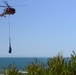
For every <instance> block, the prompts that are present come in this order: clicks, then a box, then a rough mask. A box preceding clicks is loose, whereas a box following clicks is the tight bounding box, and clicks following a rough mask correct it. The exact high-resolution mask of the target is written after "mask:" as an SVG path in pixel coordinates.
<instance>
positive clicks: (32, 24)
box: [0, 0, 76, 57]
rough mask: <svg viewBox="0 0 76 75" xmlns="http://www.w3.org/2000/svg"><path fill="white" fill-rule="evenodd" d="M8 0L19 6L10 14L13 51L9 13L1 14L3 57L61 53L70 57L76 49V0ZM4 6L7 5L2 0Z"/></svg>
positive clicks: (0, 34)
mask: <svg viewBox="0 0 76 75" xmlns="http://www.w3.org/2000/svg"><path fill="white" fill-rule="evenodd" d="M5 1H7V2H8V3H9V5H11V6H13V7H14V8H15V9H16V13H15V14H14V15H11V16H10V24H11V41H12V50H13V51H12V54H9V53H8V48H9V40H8V38H9V37H8V35H9V24H8V19H9V18H8V15H7V17H6V18H4V17H0V57H53V56H56V55H57V54H58V52H61V53H63V56H64V57H69V56H70V54H71V53H72V51H73V50H74V51H76V0H73V1H72V0H5ZM24 4H26V5H27V6H23V7H16V6H15V5H24ZM0 5H5V4H4V3H3V2H2V0H0ZM3 9H4V8H0V13H2V12H3Z"/></svg>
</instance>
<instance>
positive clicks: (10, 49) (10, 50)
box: [8, 15, 12, 53]
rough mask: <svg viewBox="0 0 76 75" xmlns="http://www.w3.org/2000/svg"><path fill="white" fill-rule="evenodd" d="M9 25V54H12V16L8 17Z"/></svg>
mask: <svg viewBox="0 0 76 75" xmlns="http://www.w3.org/2000/svg"><path fill="white" fill-rule="evenodd" d="M8 24H9V53H11V52H12V48H11V35H10V15H8Z"/></svg>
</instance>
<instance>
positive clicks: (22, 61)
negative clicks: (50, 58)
mask: <svg viewBox="0 0 76 75" xmlns="http://www.w3.org/2000/svg"><path fill="white" fill-rule="evenodd" d="M37 59H38V60H39V61H41V62H43V63H47V58H37ZM34 60H35V58H22V57H21V58H19V57H18V58H3V57H0V71H1V70H3V69H4V68H8V66H9V65H10V64H14V65H15V67H16V68H17V69H18V70H23V69H24V67H25V66H27V65H29V64H30V63H31V62H34Z"/></svg>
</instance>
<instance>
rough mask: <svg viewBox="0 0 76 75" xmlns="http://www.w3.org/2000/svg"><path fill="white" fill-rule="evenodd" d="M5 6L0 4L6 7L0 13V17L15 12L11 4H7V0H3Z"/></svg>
mask: <svg viewBox="0 0 76 75" xmlns="http://www.w3.org/2000/svg"><path fill="white" fill-rule="evenodd" d="M4 3H5V4H6V6H0V7H6V8H5V9H4V11H3V13H1V14H0V16H1V17H6V15H14V14H15V13H16V10H15V8H12V7H11V6H9V5H8V3H7V2H5V1H4Z"/></svg>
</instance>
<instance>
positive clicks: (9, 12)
mask: <svg viewBox="0 0 76 75" xmlns="http://www.w3.org/2000/svg"><path fill="white" fill-rule="evenodd" d="M4 13H5V14H9V15H11V14H14V13H15V9H14V8H10V7H8V8H5V9H4Z"/></svg>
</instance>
